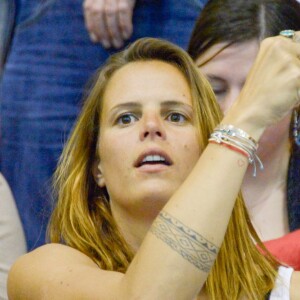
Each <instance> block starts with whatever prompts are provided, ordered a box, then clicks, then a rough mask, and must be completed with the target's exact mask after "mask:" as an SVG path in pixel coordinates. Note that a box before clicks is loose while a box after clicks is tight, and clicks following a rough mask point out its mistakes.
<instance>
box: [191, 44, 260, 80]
mask: <svg viewBox="0 0 300 300" xmlns="http://www.w3.org/2000/svg"><path fill="white" fill-rule="evenodd" d="M226 45H227V43H219V44H216V45H214V46H213V47H211V48H209V49H208V50H207V51H206V52H205V53H204V54H203V55H201V56H200V57H198V58H197V59H196V65H197V66H198V67H200V68H201V70H202V71H203V72H204V73H205V74H208V75H220V76H224V75H226V76H228V73H230V74H232V75H233V76H236V75H240V76H244V77H246V76H247V74H248V72H249V70H250V68H251V66H252V65H253V63H254V60H255V58H256V56H257V53H258V50H259V43H258V42H257V40H251V41H248V42H244V43H237V44H233V45H231V46H228V47H226ZM224 47H226V48H225V49H223V48H224ZM222 49H223V50H222ZM220 50H221V52H220V53H218V52H219V51H220ZM216 53H218V54H216ZM214 55H215V56H214ZM210 58H212V59H211V60H210Z"/></svg>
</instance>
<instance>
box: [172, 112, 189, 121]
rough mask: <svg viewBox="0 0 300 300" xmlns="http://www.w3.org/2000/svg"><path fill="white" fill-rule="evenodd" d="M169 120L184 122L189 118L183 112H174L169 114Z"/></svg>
mask: <svg viewBox="0 0 300 300" xmlns="http://www.w3.org/2000/svg"><path fill="white" fill-rule="evenodd" d="M167 120H168V121H170V122H173V123H184V122H185V121H186V120H187V118H186V116H184V115H183V114H181V113H178V112H173V113H170V114H169V115H168V117H167Z"/></svg>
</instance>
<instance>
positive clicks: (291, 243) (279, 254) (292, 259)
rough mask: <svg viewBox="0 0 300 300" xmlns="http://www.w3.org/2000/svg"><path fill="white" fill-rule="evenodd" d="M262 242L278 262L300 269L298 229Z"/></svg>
mask: <svg viewBox="0 0 300 300" xmlns="http://www.w3.org/2000/svg"><path fill="white" fill-rule="evenodd" d="M264 244H265V246H266V248H267V249H268V250H269V251H270V252H271V253H272V254H273V255H274V256H275V257H276V258H277V259H278V260H279V262H283V263H285V264H287V265H289V266H291V267H293V268H294V269H295V270H297V271H300V229H298V230H295V231H293V232H291V233H289V234H287V235H285V236H283V237H281V238H278V239H275V240H270V241H267V242H264Z"/></svg>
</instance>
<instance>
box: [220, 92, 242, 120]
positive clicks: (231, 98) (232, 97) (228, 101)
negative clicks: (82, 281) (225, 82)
mask: <svg viewBox="0 0 300 300" xmlns="http://www.w3.org/2000/svg"><path fill="white" fill-rule="evenodd" d="M240 92H241V89H239V88H234V89H230V90H229V91H228V93H227V94H226V96H225V98H224V100H223V101H222V102H221V104H220V106H221V109H222V111H223V113H224V115H226V113H227V111H228V110H229V108H230V107H231V106H232V104H233V103H234V102H235V101H236V100H237V98H238V96H239V94H240Z"/></svg>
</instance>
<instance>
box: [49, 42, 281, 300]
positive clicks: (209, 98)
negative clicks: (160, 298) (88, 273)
mask: <svg viewBox="0 0 300 300" xmlns="http://www.w3.org/2000/svg"><path fill="white" fill-rule="evenodd" d="M149 60H160V61H164V62H166V63H169V64H172V65H174V66H176V67H177V68H178V69H179V70H180V71H181V72H182V73H183V75H184V76H185V78H186V79H187V81H188V83H189V86H190V88H191V93H192V101H193V103H192V104H193V108H194V113H195V116H196V118H195V119H196V121H197V123H196V126H197V129H198V131H199V144H200V147H201V148H202V149H203V148H204V147H205V146H206V145H207V142H208V137H209V135H210V133H211V132H212V131H213V129H214V127H215V126H216V125H217V124H218V123H219V122H220V120H221V113H220V110H219V106H218V104H217V102H216V101H215V97H214V94H213V92H212V90H211V88H210V85H209V83H208V82H207V80H206V79H205V78H204V77H203V76H202V75H201V74H200V75H199V73H198V71H197V69H196V68H195V66H194V64H193V62H192V60H191V58H190V57H189V56H188V55H187V54H186V53H185V52H184V51H183V50H182V49H180V48H179V47H177V46H175V45H172V44H170V43H168V42H165V41H162V40H158V39H150V38H146V39H141V40H138V41H137V42H135V43H134V44H132V45H131V46H130V47H129V48H128V49H126V50H124V51H123V52H120V53H117V54H115V55H114V56H112V57H111V58H110V59H109V60H108V61H107V63H106V64H105V65H104V66H103V68H102V69H101V70H100V72H99V73H98V75H97V77H96V80H95V83H94V86H93V88H92V89H91V91H90V93H89V95H88V97H87V99H86V101H85V102H84V106H83V109H82V112H81V114H80V116H79V118H78V120H77V122H76V125H75V127H74V130H73V132H72V134H71V136H70V139H69V141H68V143H67V144H66V146H65V148H64V151H63V153H62V156H61V159H60V161H59V166H58V168H57V171H56V173H55V181H54V182H55V189H56V197H57V205H56V207H55V210H54V212H53V215H52V217H51V221H50V224H49V230H48V233H49V238H50V241H51V242H54V243H64V244H66V245H69V246H71V247H73V248H76V249H78V250H79V251H81V252H83V253H85V254H86V255H88V256H89V257H90V258H92V259H93V260H94V262H95V263H96V264H97V265H98V266H99V267H100V268H101V269H105V270H114V271H120V272H125V271H126V269H127V267H128V266H129V264H130V262H131V260H132V258H133V255H134V254H133V252H132V250H131V249H130V247H129V245H128V244H127V243H126V241H125V239H124V238H123V236H122V235H121V234H120V231H119V229H118V226H117V224H116V222H115V221H114V219H113V217H112V214H111V210H110V205H109V197H108V194H107V192H106V190H105V189H101V188H99V187H98V185H97V184H96V182H95V181H94V178H93V174H92V168H93V164H94V162H95V160H96V159H97V150H96V148H97V141H98V139H99V134H100V132H101V129H100V128H99V124H100V119H101V111H102V106H103V103H102V101H103V100H102V98H103V93H104V91H105V88H106V86H107V83H108V82H109V80H110V78H111V77H112V75H113V74H114V73H115V72H116V71H117V70H119V69H120V68H122V67H123V66H125V65H126V64H128V63H130V62H135V61H149ZM253 239H254V240H255V241H256V242H257V243H258V244H259V245H261V247H263V245H262V244H261V242H260V241H259V239H258V237H257V235H256V233H255V231H254V229H253V227H252V225H251V222H250V220H249V216H248V214H247V211H246V209H245V206H244V203H243V200H242V198H241V196H239V197H238V199H237V201H236V204H235V207H234V209H233V214H232V217H231V220H230V222H229V225H228V229H227V233H226V236H225V240H224V242H223V244H222V246H221V249H220V252H219V255H218V257H217V259H216V262H215V265H214V267H213V269H212V271H211V272H210V274H209V277H208V279H207V283H206V288H207V292H208V294H209V296H210V297H211V299H237V298H238V297H239V296H240V295H246V296H248V297H249V298H251V299H261V298H263V296H264V295H265V294H266V293H267V292H268V291H270V290H271V289H272V287H273V285H274V278H275V276H276V267H277V264H276V262H275V261H274V260H273V259H272V258H271V257H270V256H268V255H267V256H266V257H265V256H263V255H261V254H260V252H259V251H258V250H257V248H256V246H255V244H254V242H253Z"/></svg>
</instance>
